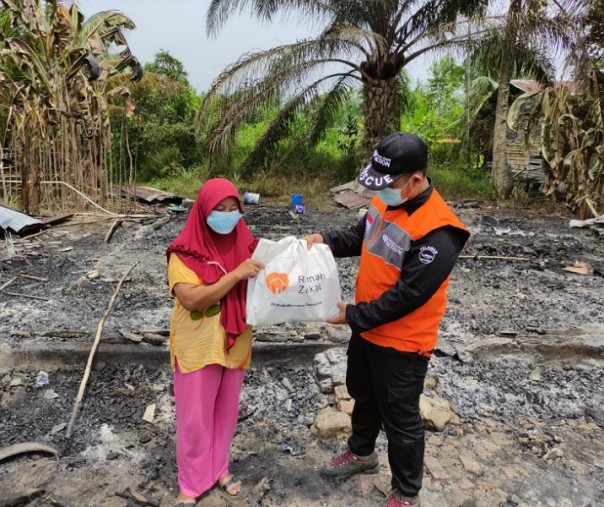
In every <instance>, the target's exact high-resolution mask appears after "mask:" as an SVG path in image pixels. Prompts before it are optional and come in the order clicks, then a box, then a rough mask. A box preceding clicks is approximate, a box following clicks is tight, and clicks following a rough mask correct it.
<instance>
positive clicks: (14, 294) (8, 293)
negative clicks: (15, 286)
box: [4, 291, 50, 301]
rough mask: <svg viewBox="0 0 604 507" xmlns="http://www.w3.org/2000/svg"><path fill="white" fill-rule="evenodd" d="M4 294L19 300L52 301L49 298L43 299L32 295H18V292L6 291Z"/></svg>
mask: <svg viewBox="0 0 604 507" xmlns="http://www.w3.org/2000/svg"><path fill="white" fill-rule="evenodd" d="M4 294H6V295H7V296H14V297H17V298H27V299H37V300H39V301H50V300H49V299H47V298H42V297H40V296H32V295H31V294H17V293H16V292H6V291H4Z"/></svg>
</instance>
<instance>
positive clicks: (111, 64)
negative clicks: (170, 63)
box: [0, 0, 142, 212]
mask: <svg viewBox="0 0 604 507" xmlns="http://www.w3.org/2000/svg"><path fill="white" fill-rule="evenodd" d="M0 14H1V18H0V23H1V24H2V28H3V29H2V31H1V33H0V48H2V49H0V58H1V59H2V69H3V71H4V75H3V77H4V79H0V118H1V117H2V115H3V114H4V115H6V114H9V113H8V112H9V111H10V121H6V122H3V125H4V124H5V125H8V126H9V127H8V128H9V129H10V132H8V134H9V136H8V137H10V138H11V139H12V149H13V151H14V157H13V158H14V161H15V164H16V167H17V168H19V169H20V180H21V201H22V207H23V209H24V210H25V211H26V212H30V211H36V210H37V209H38V208H39V207H40V206H41V205H45V206H47V207H56V205H57V204H59V205H62V206H65V205H69V206H70V207H71V208H73V207H74V205H75V206H77V202H73V201H72V200H71V201H69V200H68V199H67V194H66V193H65V191H60V192H57V191H55V192H54V193H52V192H42V189H41V182H43V181H60V182H62V183H65V184H66V185H68V186H71V187H73V188H75V189H76V190H77V191H78V192H80V193H84V194H86V195H88V197H89V198H90V199H91V200H92V201H93V202H96V203H97V204H107V202H108V201H110V200H111V199H112V198H111V197H110V195H111V192H109V187H110V184H111V182H112V178H113V176H112V175H111V173H110V172H109V171H107V167H108V166H109V167H111V164H110V163H108V160H107V154H109V153H110V149H109V142H110V139H111V135H110V128H111V127H110V121H109V107H108V102H109V97H115V96H120V97H124V98H125V101H126V102H125V106H124V107H130V108H131V104H130V105H129V104H128V101H129V100H130V99H129V93H127V91H124V90H123V89H122V88H123V85H122V84H121V83H116V81H115V78H116V76H118V75H121V74H124V73H126V71H127V69H129V68H130V69H132V72H131V74H130V76H131V79H132V80H138V79H140V78H141V77H142V71H141V66H140V64H139V63H138V60H136V58H135V57H134V56H132V54H131V52H130V49H129V47H128V45H127V41H126V39H125V37H124V35H123V33H122V29H123V28H127V29H133V28H134V23H133V22H132V21H131V20H130V19H129V18H128V17H126V16H124V15H123V14H122V13H119V12H116V11H103V12H99V13H96V14H94V15H92V16H91V17H90V18H88V19H86V18H85V17H84V15H83V14H82V13H81V12H80V10H79V8H78V6H77V4H76V3H71V4H70V5H66V4H65V3H63V2H60V1H58V0H46V1H44V0H1V1H0ZM115 47H121V48H123V50H122V51H121V53H119V54H118V55H117V56H116V55H115V54H114V53H113V48H115ZM5 137H6V136H5ZM118 179H119V178H118ZM57 195H58V196H59V197H60V200H59V202H58V203H57V202H53V199H54V200H55V201H56V198H57ZM43 198H47V201H46V202H42V199H43Z"/></svg>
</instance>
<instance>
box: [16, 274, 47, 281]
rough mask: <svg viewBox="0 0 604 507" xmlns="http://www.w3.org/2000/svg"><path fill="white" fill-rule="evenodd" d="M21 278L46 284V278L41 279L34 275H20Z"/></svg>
mask: <svg viewBox="0 0 604 507" xmlns="http://www.w3.org/2000/svg"><path fill="white" fill-rule="evenodd" d="M21 278H27V279H28V280H34V281H36V282H48V278H42V277H41V276H34V275H23V274H22V275H21Z"/></svg>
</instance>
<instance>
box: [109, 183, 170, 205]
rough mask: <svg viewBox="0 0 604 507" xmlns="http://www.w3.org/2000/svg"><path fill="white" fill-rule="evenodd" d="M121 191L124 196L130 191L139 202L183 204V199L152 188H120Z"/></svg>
mask: <svg viewBox="0 0 604 507" xmlns="http://www.w3.org/2000/svg"><path fill="white" fill-rule="evenodd" d="M120 191H121V193H122V195H127V194H128V193H129V191H130V192H131V193H132V192H133V193H134V195H135V196H136V198H137V199H138V200H139V201H143V202H146V203H147V204H154V203H160V202H161V203H176V204H180V203H181V202H182V197H179V196H177V195H174V194H170V193H168V192H164V191H163V190H157V189H156V188H151V187H134V188H132V189H128V188H127V187H120Z"/></svg>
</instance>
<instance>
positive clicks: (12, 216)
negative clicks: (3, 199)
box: [0, 204, 43, 234]
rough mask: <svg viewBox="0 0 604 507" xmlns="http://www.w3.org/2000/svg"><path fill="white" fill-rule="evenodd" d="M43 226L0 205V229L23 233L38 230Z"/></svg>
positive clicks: (33, 219)
mask: <svg viewBox="0 0 604 507" xmlns="http://www.w3.org/2000/svg"><path fill="white" fill-rule="evenodd" d="M42 226H43V224H42V222H40V220H36V219H35V218H32V217H30V216H28V215H26V214H24V213H21V212H19V211H16V210H14V209H11V208H8V207H6V206H3V205H2V204H0V227H2V229H4V230H5V231H7V230H9V229H10V230H11V231H12V232H15V233H17V234H18V233H20V232H24V231H25V230H27V229H31V228H40V227H42Z"/></svg>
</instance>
